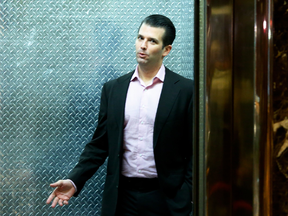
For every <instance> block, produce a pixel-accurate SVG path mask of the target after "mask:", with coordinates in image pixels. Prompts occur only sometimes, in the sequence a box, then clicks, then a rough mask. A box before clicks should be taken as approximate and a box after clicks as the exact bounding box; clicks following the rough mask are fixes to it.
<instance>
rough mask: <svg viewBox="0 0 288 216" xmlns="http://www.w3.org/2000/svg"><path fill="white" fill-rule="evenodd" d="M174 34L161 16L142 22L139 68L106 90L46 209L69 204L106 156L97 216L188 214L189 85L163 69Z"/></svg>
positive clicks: (190, 179) (108, 84) (189, 204)
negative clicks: (86, 138) (87, 136)
mask: <svg viewBox="0 0 288 216" xmlns="http://www.w3.org/2000/svg"><path fill="white" fill-rule="evenodd" d="M175 35H176V30H175V27H174V25H173V23H172V22H171V21H170V19H168V18H167V17H165V16H162V15H151V16H148V17H146V18H145V19H144V20H143V22H142V23H141V25H140V27H139V29H138V36H137V39H136V43H135V47H136V59H137V62H138V65H137V67H136V69H135V70H134V71H132V72H130V73H129V74H126V75H124V76H122V77H120V78H118V79H115V80H112V81H109V82H107V83H105V84H104V86H103V89H102V95H101V104H100V111H99V118H98V126H97V129H96V131H95V133H94V135H93V138H92V140H91V142H89V143H88V144H87V145H86V146H85V149H84V151H83V152H82V154H81V156H80V159H79V162H78V164H77V165H76V166H75V168H74V169H73V170H72V171H71V172H70V174H69V175H68V177H67V179H65V180H59V181H57V182H56V183H53V184H51V187H55V188H56V189H55V190H54V191H53V192H52V193H51V195H50V196H49V198H48V199H47V203H50V202H51V201H52V200H53V199H54V200H53V202H52V207H55V206H56V205H57V203H58V204H59V205H60V206H62V205H67V204H68V201H69V199H70V198H71V197H72V196H73V195H74V196H77V195H78V194H79V193H80V191H81V189H82V188H83V186H84V184H85V182H86V181H87V180H88V179H89V178H91V177H92V176H93V174H94V173H95V172H96V171H97V170H98V168H99V167H100V166H101V165H102V164H103V163H104V161H105V160H106V158H107V157H108V164H107V176H106V181H105V187H104V193H103V203H102V212H101V215H107V216H112V215H147V216H153V215H155V216H156V215H159V216H160V215H161V216H169V215H172V216H176V215H179V216H186V215H189V214H190V213H191V210H192V113H193V111H192V107H193V99H192V98H193V82H192V80H189V79H186V78H184V77H182V76H180V75H178V74H176V73H174V72H172V71H170V70H169V69H168V68H166V67H165V66H164V65H163V59H164V57H165V56H167V55H168V54H169V52H170V51H171V49H172V43H173V41H174V38H175Z"/></svg>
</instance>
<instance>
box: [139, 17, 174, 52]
mask: <svg viewBox="0 0 288 216" xmlns="http://www.w3.org/2000/svg"><path fill="white" fill-rule="evenodd" d="M144 23H145V24H146V25H149V26H151V27H156V28H164V29H165V33H164V35H163V38H162V40H163V48H164V47H165V46H167V45H172V43H173V41H174V39H175V37H176V29H175V26H174V24H173V23H172V21H171V20H170V19H169V18H168V17H166V16H163V15H160V14H153V15H150V16H148V17H146V18H145V19H144V20H143V21H142V22H141V25H140V26H139V29H138V32H139V30H140V28H141V26H142V25H143V24H144Z"/></svg>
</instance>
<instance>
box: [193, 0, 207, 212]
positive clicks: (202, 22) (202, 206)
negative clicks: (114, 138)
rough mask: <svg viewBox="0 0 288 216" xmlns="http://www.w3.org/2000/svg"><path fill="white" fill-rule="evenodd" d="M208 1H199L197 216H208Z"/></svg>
mask: <svg viewBox="0 0 288 216" xmlns="http://www.w3.org/2000/svg"><path fill="white" fill-rule="evenodd" d="M206 15H207V13H206V1H205V0H199V32H198V38H199V50H198V53H199V89H198V92H199V105H198V110H199V113H198V119H199V121H198V123H199V130H198V137H199V143H198V152H197V153H198V159H199V161H198V164H199V165H198V176H197V179H198V194H197V197H198V199H197V202H198V203H196V206H197V207H196V208H195V209H196V214H195V216H204V215H206V211H205V210H206V160H205V157H206V154H205V143H206V138H205V121H206V108H205V107H206V92H205V88H206V81H205V80H206V78H205V74H206ZM195 40H196V38H195Z"/></svg>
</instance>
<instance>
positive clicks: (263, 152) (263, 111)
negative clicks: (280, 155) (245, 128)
mask: <svg viewBox="0 0 288 216" xmlns="http://www.w3.org/2000/svg"><path fill="white" fill-rule="evenodd" d="M255 5H256V6H255V8H256V11H255V47H256V49H255V101H254V103H255V110H254V114H255V119H254V120H255V131H254V132H255V139H254V154H255V156H257V157H255V159H254V184H253V186H254V190H253V193H254V194H253V195H254V206H253V210H254V215H256V216H270V215H272V155H273V130H272V124H273V110H272V107H273V106H272V102H273V100H272V82H273V80H272V66H273V34H272V32H273V20H272V19H273V4H272V1H271V0H255ZM259 47H262V49H263V47H264V51H263V50H261V49H260V48H259ZM261 51H262V52H261ZM265 63H266V64H265ZM257 80H260V81H261V83H259V82H258V83H257ZM260 85H261V86H260ZM257 159H258V161H256V160H257Z"/></svg>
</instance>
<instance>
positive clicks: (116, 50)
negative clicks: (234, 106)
mask: <svg viewBox="0 0 288 216" xmlns="http://www.w3.org/2000/svg"><path fill="white" fill-rule="evenodd" d="M193 9H194V4H193V2H192V1H188V0H182V1H181V0H178V1H175V0H174V1H169V0H158V1H155V0H154V1H153V0H148V1H145V3H144V2H141V1H140V2H139V1H132V0H130V1H124V0H115V1H104V0H99V1H97V0H96V1H95V0H43V1H40V0H1V1H0V57H1V58H0V117H1V118H0V121H1V122H0V215H3V216H7V215H33V216H35V215H41V216H42V215H77V216H79V215H85V216H87V215H99V212H100V207H101V197H102V189H103V184H104V178H105V165H104V166H103V168H102V169H100V170H99V171H98V172H97V174H96V175H95V176H94V177H93V178H92V179H91V180H90V181H89V182H88V183H87V185H86V187H85V189H84V190H83V192H82V193H81V194H80V195H79V197H78V198H73V199H72V200H71V202H70V204H69V206H65V207H62V208H61V207H57V208H55V209H52V208H50V206H48V205H46V204H45V200H46V199H47V197H48V194H50V193H51V191H52V190H51V189H50V188H49V183H51V182H54V181H56V180H58V179H61V178H64V177H65V175H66V174H67V173H68V172H69V170H70V169H72V168H73V166H74V165H75V164H76V162H77V160H78V157H79V155H80V153H81V151H82V149H83V147H84V145H85V143H86V142H88V141H89V140H90V139H91V137H92V134H93V132H94V129H95V126H96V124H97V113H98V108H99V97H100V91H101V87H102V84H103V83H104V82H106V81H108V80H110V79H113V78H116V77H118V76H120V75H122V74H125V73H127V72H129V71H131V70H133V69H134V68H135V66H136V61H135V58H134V56H135V53H134V41H135V37H136V33H137V29H138V26H139V24H140V21H141V20H142V19H143V18H144V17H145V16H147V15H150V14H152V13H160V14H165V15H167V16H168V17H170V18H171V20H172V21H173V22H174V24H175V26H176V28H177V38H176V40H175V42H174V43H175V44H174V46H173V50H172V53H171V54H170V56H168V57H167V59H166V60H165V61H164V63H165V64H166V65H167V66H168V67H169V68H170V69H172V70H174V71H176V72H179V73H180V74H182V75H184V76H186V77H190V78H193V22H194V20H193V16H194V15H193Z"/></svg>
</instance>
